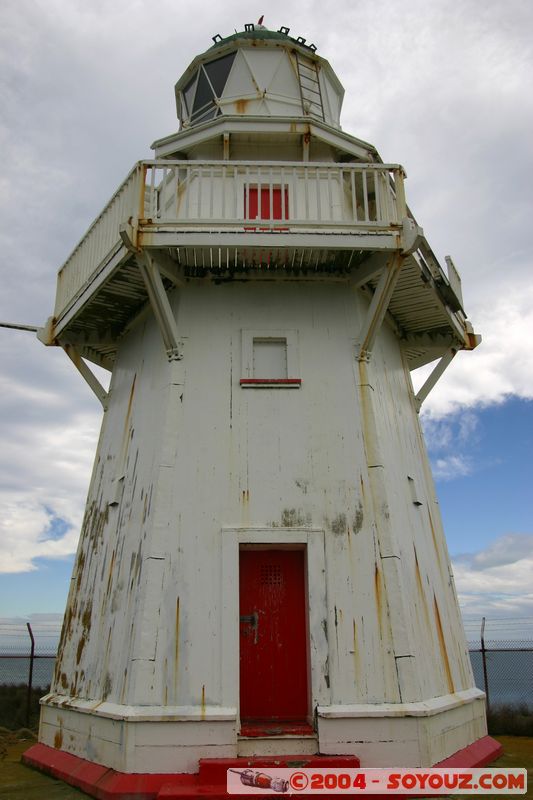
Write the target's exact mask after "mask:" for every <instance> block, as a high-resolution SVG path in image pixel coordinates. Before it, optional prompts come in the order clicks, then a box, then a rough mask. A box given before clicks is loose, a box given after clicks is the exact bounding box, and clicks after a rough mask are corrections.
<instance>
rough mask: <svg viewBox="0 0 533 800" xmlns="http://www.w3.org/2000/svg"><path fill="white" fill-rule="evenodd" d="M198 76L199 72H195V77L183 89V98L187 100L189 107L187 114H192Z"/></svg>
mask: <svg viewBox="0 0 533 800" xmlns="http://www.w3.org/2000/svg"><path fill="white" fill-rule="evenodd" d="M197 77H198V73H196V74H195V76H194V77H193V78H191V80H190V81H189V83H188V84H187V86H186V87H185V89H184V90H183V99H184V101H185V106H186V108H187V116H189V117H190V116H191V114H192V101H193V97H194V88H195V86H196V79H197Z"/></svg>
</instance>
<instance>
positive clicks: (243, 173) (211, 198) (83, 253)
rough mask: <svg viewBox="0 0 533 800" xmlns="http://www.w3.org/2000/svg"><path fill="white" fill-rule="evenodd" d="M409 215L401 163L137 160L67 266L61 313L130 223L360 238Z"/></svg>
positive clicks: (62, 278)
mask: <svg viewBox="0 0 533 800" xmlns="http://www.w3.org/2000/svg"><path fill="white" fill-rule="evenodd" d="M405 216H406V208H405V196H404V190H403V172H402V169H401V167H399V166H398V165H396V164H392V165H391V164H335V163H316V162H305V163H302V162H294V163H291V162H279V161H278V162H260V163H254V162H244V161H241V162H239V161H171V160H163V159H161V160H157V161H143V162H139V163H138V164H136V165H135V167H134V168H133V169H132V170H131V172H130V173H129V175H128V176H127V178H126V180H125V181H124V182H123V183H122V185H121V186H120V187H119V188H118V190H117V191H116V192H115V194H114V195H113V197H112V198H111V200H110V201H109V203H108V204H107V205H106V206H105V208H104V209H103V210H102V212H101V213H100V214H99V215H98V217H97V218H96V219H95V221H94V222H93V223H92V225H91V226H90V228H89V230H88V231H87V233H86V234H85V236H84V237H83V238H82V239H81V241H80V242H79V244H78V245H77V246H76V248H75V249H74V250H73V252H72V253H71V255H70V256H69V258H68V259H67V261H66V262H65V264H64V265H63V266H62V267H61V269H60V271H59V276H58V287H57V296H56V312H55V314H56V317H59V316H60V315H61V314H62V313H63V311H64V310H65V309H66V308H67V307H68V306H70V304H71V303H72V301H73V300H74V299H75V298H76V296H78V295H79V294H80V292H81V291H82V290H83V289H84V287H86V286H87V284H88V283H90V281H91V280H93V279H94V278H95V277H96V276H97V275H98V274H99V273H100V271H101V270H102V269H103V268H104V267H105V265H106V264H108V263H109V261H110V259H111V258H113V256H114V255H115V254H116V253H117V252H118V251H119V250H120V248H121V247H122V242H121V238H120V235H119V230H120V226H121V225H122V224H124V223H126V222H133V223H134V226H135V225H137V224H138V227H139V229H140V230H143V229H146V230H150V229H152V230H153V229H157V228H158V227H159V226H165V228H166V229H168V226H170V227H174V228H175V229H176V231H179V230H186V229H190V228H194V229H204V230H205V229H206V227H208V228H209V229H210V230H217V229H219V230H222V229H225V228H231V229H232V230H235V229H237V230H242V231H246V230H248V231H249V230H257V229H261V230H264V229H267V230H268V229H275V230H278V231H279V230H280V229H281V230H283V231H286V232H287V233H289V234H290V233H291V232H292V233H302V232H304V231H311V230H312V231H313V232H324V233H325V232H328V231H331V230H335V231H338V230H343V231H346V232H353V233H357V232H361V231H371V230H386V229H390V228H391V226H398V225H400V224H401V221H402V219H403V218H404V217H405Z"/></svg>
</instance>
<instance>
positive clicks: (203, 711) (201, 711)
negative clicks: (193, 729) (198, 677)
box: [200, 686, 205, 719]
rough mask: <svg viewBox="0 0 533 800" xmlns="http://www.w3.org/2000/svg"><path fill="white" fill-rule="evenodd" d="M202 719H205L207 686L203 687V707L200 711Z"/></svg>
mask: <svg viewBox="0 0 533 800" xmlns="http://www.w3.org/2000/svg"><path fill="white" fill-rule="evenodd" d="M200 718H201V719H205V686H202V705H201V709H200Z"/></svg>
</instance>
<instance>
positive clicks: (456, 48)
mask: <svg viewBox="0 0 533 800" xmlns="http://www.w3.org/2000/svg"><path fill="white" fill-rule="evenodd" d="M267 12H268V13H267ZM262 13H266V17H265V24H266V25H267V26H268V27H270V28H273V29H277V28H279V26H280V25H287V26H289V27H290V28H291V33H292V34H294V35H302V36H305V37H306V38H307V40H308V41H313V42H315V43H316V44H317V46H318V52H319V53H320V54H321V55H322V56H324V57H325V58H327V59H329V60H330V62H331V63H332V65H333V67H334V68H335V70H336V71H337V74H338V75H339V77H340V79H341V81H342V83H343V84H344V86H345V88H346V97H345V104H344V110H343V115H342V124H343V128H344V130H346V131H347V132H349V133H351V134H353V135H355V136H357V137H359V138H362V139H365V140H367V141H370V142H372V143H373V144H375V145H376V146H377V148H378V150H379V151H380V154H381V156H382V158H383V159H384V161H387V162H400V163H402V164H403V165H404V166H405V168H406V170H407V175H408V180H407V183H406V190H407V196H408V202H409V204H410V206H411V208H412V209H413V211H414V212H415V214H416V216H417V218H418V220H419V222H420V224H421V225H423V227H424V230H425V232H426V235H427V236H428V239H429V241H430V243H431V245H432V247H433V249H434V251H435V253H436V254H437V256H438V257H439V259H441V261H443V259H444V256H445V255H446V254H451V255H452V256H453V258H454V261H455V263H456V265H457V267H458V269H459V271H460V272H461V275H462V279H463V295H464V298H465V305H466V309H467V312H468V314H469V317H470V319H471V320H472V322H473V323H474V326H475V329H476V330H477V331H479V332H480V333H482V335H483V344H482V346H481V347H479V348H478V350H476V351H475V352H474V353H469V354H467V353H462V354H459V355H458V356H457V358H456V359H455V361H454V363H453V364H452V365H451V367H450V368H449V370H448V372H447V373H446V374H445V376H444V377H443V378H442V379H441V381H440V383H439V385H438V386H437V388H436V389H435V390H433V393H432V394H431V395H430V397H429V399H428V401H427V402H426V404H425V409H424V425H425V430H426V435H427V439H428V445H429V449H430V455H431V458H432V463H433V467H434V471H435V476H436V478H437V485H438V492H439V496H440V500H441V506H442V511H443V516H444V522H445V527H446V531H447V536H448V543H449V547H450V551H451V554H452V558H453V561H454V569H455V575H456V582H457V586H458V589H459V595H460V600H461V603H462V605H463V610H464V612H465V613H466V614H472V615H480V614H486V615H487V616H511V617H525V616H528V615H529V616H530V617H531V616H533V523H532V514H531V511H532V508H531V506H532V500H531V496H532V495H533V492H532V491H531V484H532V472H533V470H532V468H531V454H532V451H533V403H532V400H533V358H532V357H531V343H532V341H533V279H532V277H531V276H532V274H533V269H532V267H533V265H532V264H531V255H530V253H531V250H530V248H529V244H528V243H529V233H530V230H531V227H532V220H533V203H532V192H531V187H530V183H529V181H530V180H531V175H532V174H533V171H532V167H533V163H532V162H533V137H532V136H531V130H533V93H532V92H531V82H532V80H533V44H532V42H533V40H532V37H531V29H532V27H533V5H532V4H531V2H530V0H507V2H506V3H502V2H501V0H485V1H484V2H483V3H480V2H479V0H456V2H455V3H450V2H449V0H446V2H444V0H403V2H401V3H400V2H398V0H395V1H394V0H355V1H354V0H336V2H335V3H332V2H318V0H317V1H316V2H306V1H305V0H299V2H298V3H296V2H292V3H291V2H287V1H286V0H283V2H281V0H270V2H269V4H268V8H267V7H261V6H258V7H256V8H251V6H250V4H249V3H244V2H237V1H236V0H229V2H225V3H224V4H223V5H219V6H218V7H215V4H212V3H209V4H208V3H207V2H205V0H196V2H194V3H192V2H188V1H187V2H183V1H182V2H176V0H174V1H173V2H169V1H168V0H159V2H158V3H157V4H154V3H148V2H147V1H146V0H128V2H126V0H107V1H106V2H103V0H83V1H82V0H68V2H66V0H46V2H44V0H34V1H33V2H32V0H3V2H2V7H1V10H0V92H1V95H0V100H1V103H0V109H1V110H0V146H1V152H2V155H3V158H2V170H1V175H0V204H1V208H0V212H1V214H0V242H1V245H2V256H1V261H0V269H1V284H0V286H1V291H0V320H2V321H10V322H19V323H30V324H36V325H41V324H43V323H44V322H45V320H46V318H47V317H48V316H49V315H50V314H51V313H52V308H53V300H54V291H55V277H56V274H57V270H58V268H59V267H60V265H61V263H62V262H63V261H64V260H65V258H66V256H67V255H68V253H69V252H70V250H71V249H72V247H73V246H74V245H75V244H76V242H77V241H78V239H79V238H80V237H81V235H82V234H83V232H84V231H85V229H86V228H87V226H88V224H89V223H90V222H91V221H92V219H93V218H94V217H95V216H96V214H97V213H98V211H99V210H100V209H101V207H102V206H103V205H104V204H105V202H106V201H107V199H108V198H109V196H110V195H111V194H112V193H113V191H114V190H115V189H116V187H117V186H118V185H119V183H120V182H121V181H122V179H123V178H124V177H125V175H126V174H127V173H128V171H129V170H130V168H131V166H132V165H133V163H134V162H135V161H136V160H138V159H140V158H144V157H150V155H151V152H150V149H149V148H150V143H151V142H152V141H153V140H154V139H156V138H159V137H162V136H164V135H166V134H169V133H171V132H173V131H174V130H175V129H176V127H177V121H176V117H175V108H174V96H173V85H174V83H175V81H176V79H177V78H178V77H179V76H180V74H181V73H182V72H183V71H184V69H185V68H186V66H187V65H188V64H189V62H190V61H191V60H192V58H193V57H194V56H195V55H196V54H197V53H199V52H202V51H203V50H205V49H206V48H207V47H209V46H210V45H211V37H212V36H213V35H214V34H216V33H220V34H221V35H222V36H226V35H229V34H230V33H232V32H233V31H234V29H235V28H236V29H238V30H241V29H242V28H243V27H244V24H245V23H246V22H255V21H257V18H258V17H259V16H260V15H261V14H262ZM0 382H1V387H2V391H1V392H0V508H1V510H0V572H2V574H1V575H0V617H4V618H11V617H15V616H26V615H31V614H33V613H35V612H40V613H50V614H59V613H61V612H62V610H63V608H64V604H65V599H66V592H67V585H68V580H69V576H70V571H71V568H72V558H73V552H74V550H75V547H76V541H77V536H78V531H79V526H80V521H81V517H82V512H83V505H84V497H85V493H86V490H87V486H88V480H89V473H90V469H91V464H92V459H93V456H94V451H95V446H96V438H97V434H98V429H99V424H100V417H101V414H100V408H99V405H98V403H97V401H96V400H95V399H94V397H93V396H92V394H91V392H90V390H89V389H88V388H87V387H86V385H85V384H84V382H83V381H82V379H81V378H80V377H79V376H78V374H77V373H76V371H75V370H74V368H73V367H72V365H71V364H70V362H69V361H68V359H67V358H66V356H65V355H64V354H63V353H62V352H57V351H56V350H55V349H51V348H49V349H45V348H44V347H43V346H42V345H41V344H40V343H39V342H38V341H37V340H36V339H35V338H34V337H33V336H32V334H29V333H20V332H13V331H8V330H2V329H0Z"/></svg>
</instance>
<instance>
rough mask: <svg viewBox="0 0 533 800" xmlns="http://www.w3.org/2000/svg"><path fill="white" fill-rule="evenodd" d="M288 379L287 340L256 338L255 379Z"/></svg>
mask: <svg viewBox="0 0 533 800" xmlns="http://www.w3.org/2000/svg"><path fill="white" fill-rule="evenodd" d="M286 377H287V340H286V339H277V338H272V339H270V338H269V339H263V338H261V339H255V338H254V378H265V379H269V378H270V379H279V378H286Z"/></svg>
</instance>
